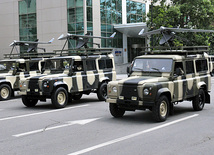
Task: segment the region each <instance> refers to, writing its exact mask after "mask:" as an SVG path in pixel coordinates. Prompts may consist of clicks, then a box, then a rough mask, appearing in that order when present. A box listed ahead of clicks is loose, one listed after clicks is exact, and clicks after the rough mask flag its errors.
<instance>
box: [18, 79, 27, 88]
mask: <svg viewBox="0 0 214 155" xmlns="http://www.w3.org/2000/svg"><path fill="white" fill-rule="evenodd" d="M19 85H20V88H22V87H26V86H27V82H26V81H20V84H19Z"/></svg>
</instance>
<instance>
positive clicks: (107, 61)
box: [106, 59, 113, 68]
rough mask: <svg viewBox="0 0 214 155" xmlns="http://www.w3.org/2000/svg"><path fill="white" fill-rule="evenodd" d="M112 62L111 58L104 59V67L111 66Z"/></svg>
mask: <svg viewBox="0 0 214 155" xmlns="http://www.w3.org/2000/svg"><path fill="white" fill-rule="evenodd" d="M112 67H113V64H112V60H111V59H107V60H106V68H112Z"/></svg>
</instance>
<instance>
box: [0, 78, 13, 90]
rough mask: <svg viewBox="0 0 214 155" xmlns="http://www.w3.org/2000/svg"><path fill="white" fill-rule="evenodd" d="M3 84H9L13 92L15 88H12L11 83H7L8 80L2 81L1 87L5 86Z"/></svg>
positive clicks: (0, 82)
mask: <svg viewBox="0 0 214 155" xmlns="http://www.w3.org/2000/svg"><path fill="white" fill-rule="evenodd" d="M3 84H7V85H9V86H10V88H11V89H12V90H13V88H12V85H11V83H10V81H7V80H3V81H0V86H1V85H3Z"/></svg>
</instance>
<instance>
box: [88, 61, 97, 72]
mask: <svg viewBox="0 0 214 155" xmlns="http://www.w3.org/2000/svg"><path fill="white" fill-rule="evenodd" d="M86 66H87V70H96V64H95V60H87V61H86Z"/></svg>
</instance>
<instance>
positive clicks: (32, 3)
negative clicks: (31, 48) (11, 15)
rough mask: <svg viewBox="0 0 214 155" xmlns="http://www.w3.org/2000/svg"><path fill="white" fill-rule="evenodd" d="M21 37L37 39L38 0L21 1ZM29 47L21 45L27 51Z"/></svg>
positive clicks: (29, 39)
mask: <svg viewBox="0 0 214 155" xmlns="http://www.w3.org/2000/svg"><path fill="white" fill-rule="evenodd" d="M18 4H19V39H20V40H21V41H35V40H36V39H37V20H36V0H25V1H19V3H18ZM26 50H27V47H20V52H21V53H23V52H26Z"/></svg>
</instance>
